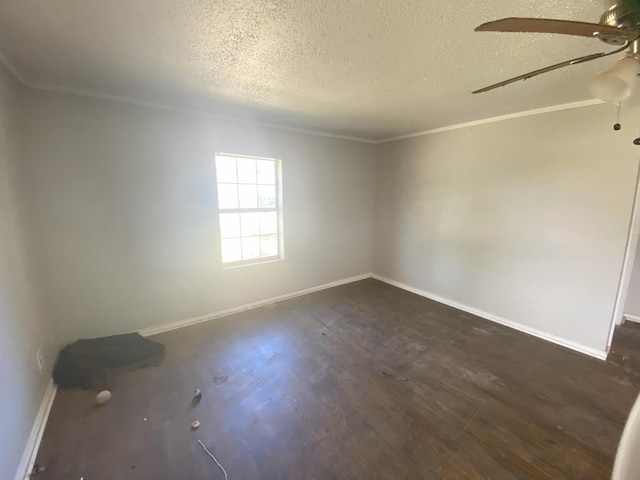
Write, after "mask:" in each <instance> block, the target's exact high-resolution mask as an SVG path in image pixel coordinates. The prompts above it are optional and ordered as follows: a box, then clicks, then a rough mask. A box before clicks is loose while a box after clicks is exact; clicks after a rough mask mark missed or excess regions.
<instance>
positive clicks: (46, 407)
mask: <svg viewBox="0 0 640 480" xmlns="http://www.w3.org/2000/svg"><path fill="white" fill-rule="evenodd" d="M57 391H58V388H57V387H56V385H55V384H54V383H53V379H51V380H49V384H48V385H47V389H46V390H45V391H44V396H43V397H42V402H41V403H40V408H39V409H38V414H37V415H36V418H35V420H34V422H33V427H32V428H31V433H30V434H29V438H28V439H27V444H26V446H25V448H24V453H23V454H22V460H21V461H20V466H19V467H18V471H17V472H16V477H15V480H31V475H30V474H31V472H32V471H33V465H34V464H35V463H36V456H37V455H38V448H40V441H41V440H42V434H43V433H44V427H45V425H46V424H47V419H48V418H49V412H51V406H52V405H53V400H54V399H55V398H56V392H57Z"/></svg>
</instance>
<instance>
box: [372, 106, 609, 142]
mask: <svg viewBox="0 0 640 480" xmlns="http://www.w3.org/2000/svg"><path fill="white" fill-rule="evenodd" d="M603 103H605V102H603V101H602V100H598V99H596V98H592V99H589V100H581V101H579V102H571V103H562V104H560V105H552V106H550V107H543V108H536V109H533V110H525V111H523V112H516V113H508V114H506V115H498V116H496V117H488V118H482V119H480V120H473V121H471V122H464V123H456V124H453V125H448V126H446V127H439V128H433V129H431V130H423V131H421V132H415V133H409V134H406V135H399V136H397V137H391V138H387V139H384V140H378V141H377V142H376V144H378V145H379V144H381V143H387V142H395V141H397V140H405V139H407V138H414V137H422V136H425V135H432V134H434V133H441V132H448V131H450V130H459V129H461V128H468V127H475V126H477V125H485V124H487V123H496V122H502V121H504V120H512V119H514V118H522V117H531V116H533V115H541V114H543V113H551V112H559V111H561V110H571V109H574V108H583V107H591V106H593V105H601V104H603Z"/></svg>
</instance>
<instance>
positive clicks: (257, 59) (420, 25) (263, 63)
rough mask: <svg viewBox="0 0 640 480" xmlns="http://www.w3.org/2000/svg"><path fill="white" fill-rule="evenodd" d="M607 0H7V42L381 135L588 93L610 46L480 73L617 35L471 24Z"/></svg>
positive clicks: (589, 13)
mask: <svg viewBox="0 0 640 480" xmlns="http://www.w3.org/2000/svg"><path fill="white" fill-rule="evenodd" d="M608 5H609V3H608V2H606V1H593V0H591V1H589V0H568V1H563V2H557V1H556V0H543V1H536V2H514V1H513V0H510V1H506V0H496V1H487V0H450V1H448V2H443V1H441V0H402V1H400V0H385V1H374V0H350V1H345V0H263V1H260V0H227V1H212V0H173V1H172V0H136V1H125V0H110V1H108V2H104V1H98V0H60V1H35V0H4V1H3V2H0V51H1V52H2V54H3V57H4V58H5V60H6V61H7V63H9V64H10V65H11V66H12V67H13V68H14V69H15V70H16V71H17V72H18V73H19V74H20V76H21V77H22V78H23V80H24V81H25V82H27V83H28V84H30V85H32V86H47V87H54V88H59V89H68V90H77V91H84V92H91V93H93V94H100V95H111V96H118V97H125V98H129V99H135V100H138V101H144V102H152V103H160V104H163V105H168V106H175V107H180V108H190V109H196V110H202V111H207V112H212V113H218V114H221V115H231V116H237V117H243V118H250V119H257V120H261V121H267V122H272V123H280V124H284V125H289V126H296V127H300V128H308V129H314V130H319V131H324V132H328V133H340V134H344V135H351V136H357V137H362V138H368V139H383V138H388V137H392V136H396V135H402V134H407V133H412V132H415V131H419V130H424V129H430V128H437V127H441V126H445V125H450V124H455V123H460V122H466V121H471V120H476V119H480V118H486V117H490V116H495V115H502V114H507V113H513V112H518V111H523V110H528V109H533V108H540V107H545V106H550V105H556V104H561V103H568V102H573V101H578V100H584V99H588V98H590V95H589V92H588V84H589V81H590V79H591V78H592V77H593V76H595V75H596V74H598V73H600V72H601V71H603V70H605V69H606V68H607V67H608V66H609V65H610V64H611V63H612V62H613V61H614V60H611V59H608V60H601V61H596V62H593V63H591V64H585V65H579V66H573V67H569V68H567V69H565V70H561V71H558V72H554V73H550V74H548V75H545V76H544V77H539V78H535V79H531V80H528V81H526V82H523V83H519V84H514V85H511V86H508V87H505V88H503V89H500V90H497V91H494V92H490V93H485V94H483V95H473V96H472V95H471V94H470V92H471V91H472V90H474V89H476V88H478V87H482V86H485V85H488V84H490V83H495V82H497V81H499V80H502V79H504V78H507V77H510V76H514V75H517V74H520V73H524V72H527V71H530V70H533V69H536V68H539V67H542V66H545V65H549V64H552V63H557V62H559V61H562V60H566V59H569V58H573V57H577V56H580V55H585V54H588V53H592V52H598V51H607V50H609V49H610V47H608V46H606V45H604V44H602V43H600V42H599V41H597V40H592V39H584V38H572V37H566V36H561V35H539V34H507V33H504V34H498V33H475V32H473V29H474V27H475V26H476V25H478V24H480V23H482V22H485V21H488V20H492V19H495V18H500V17H505V16H539V17H550V18H566V19H573V20H583V21H597V20H598V18H599V16H600V14H601V13H602V12H603V11H604V10H605V8H606V7H607V6H608Z"/></svg>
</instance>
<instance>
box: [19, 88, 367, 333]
mask: <svg viewBox="0 0 640 480" xmlns="http://www.w3.org/2000/svg"><path fill="white" fill-rule="evenodd" d="M27 144H28V145H29V148H28V156H27V158H28V163H29V169H30V173H31V180H32V185H31V187H32V188H31V194H32V195H33V198H34V199H35V203H36V206H37V211H38V220H39V223H40V226H41V233H42V235H41V237H42V238H43V242H42V244H41V248H42V251H43V253H44V259H45V260H44V261H45V275H46V280H47V285H48V290H49V292H50V296H51V308H52V314H53V316H54V318H55V320H56V325H57V327H58V329H59V331H60V339H61V340H62V341H65V342H66V341H70V340H74V339H77V338H80V337H92V336H98V335H108V334H114V333H121V332H126V331H131V330H135V329H140V328H144V327H149V326H153V325H159V324H162V323H167V322H173V321H178V320H182V319H187V318H190V317H193V316H198V315H203V314H207V313H211V312H215V311H217V310H221V309H226V308H230V307H233V306H237V305H242V304H245V303H249V302H253V301H256V300H260V299H263V298H268V297H271V296H275V295H279V294H284V293H288V292H292V291H296V290H301V289H304V288H308V287H312V286H316V285H319V284H323V283H326V282H330V281H334V280H338V279H342V278H346V277H350V276H354V275H359V274H364V273H369V272H370V271H371V264H372V256H373V250H372V249H373V241H372V231H373V204H374V175H375V160H376V157H375V148H374V145H370V144H364V143H358V142H352V141H346V140H339V139H334V138H328V137H320V136H315V135H308V134H304V133H297V132H290V131H283V130H278V129H272V128H266V127H259V126H256V125H255V124H253V125H252V124H249V123H234V122H231V121H228V120H218V119H215V118H212V117H206V116H200V115H195V114H189V113H179V112H176V111H167V110H159V109H155V108H146V107H140V106H135V105H128V104H124V103H116V102H111V101H103V100H97V99H92V98H87V97H79V96H74V95H66V94H56V93H51V92H42V91H33V92H32V95H30V97H29V107H28V138H27ZM215 152H228V153H237V154H245V155H255V156H261V157H275V158H280V159H282V165H283V197H284V210H283V215H284V251H285V260H283V261H279V262H274V263H266V264H262V265H254V266H246V267H241V268H235V269H226V270H225V269H222V266H221V261H220V253H219V251H220V247H219V240H218V226H217V210H216V185H215V177H214V153H215Z"/></svg>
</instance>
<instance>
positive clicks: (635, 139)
mask: <svg viewBox="0 0 640 480" xmlns="http://www.w3.org/2000/svg"><path fill="white" fill-rule="evenodd" d="M633 144H634V145H640V136H638V137H636V138H634V139H633Z"/></svg>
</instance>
